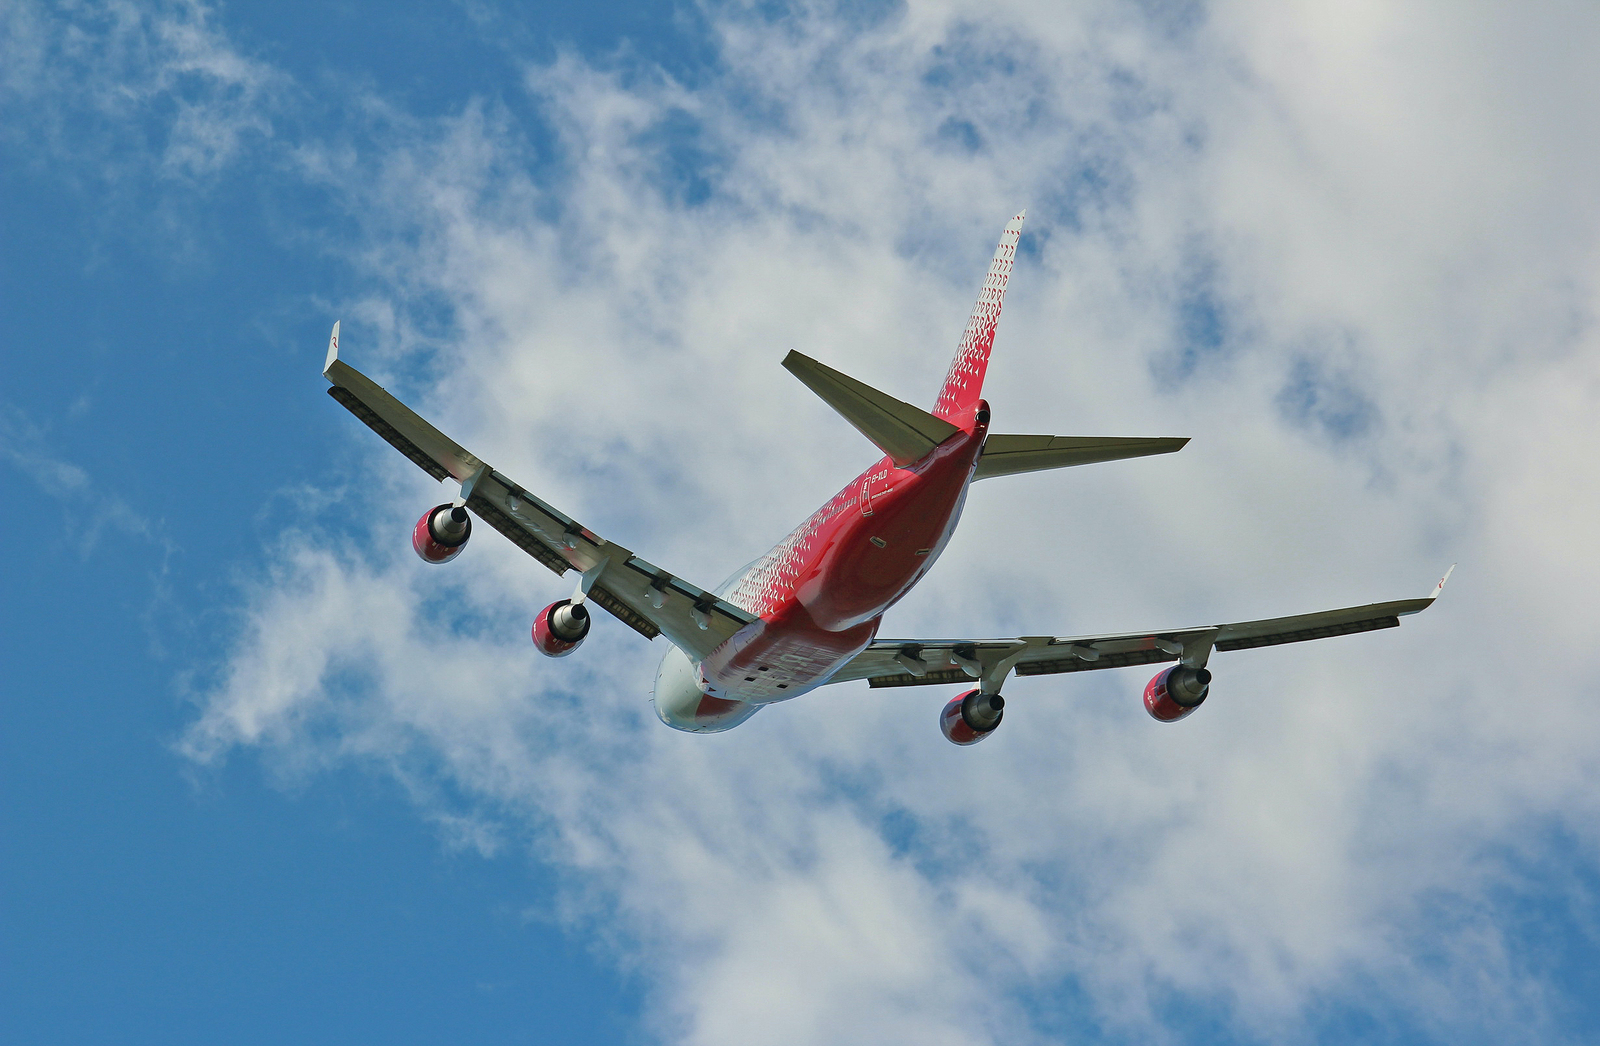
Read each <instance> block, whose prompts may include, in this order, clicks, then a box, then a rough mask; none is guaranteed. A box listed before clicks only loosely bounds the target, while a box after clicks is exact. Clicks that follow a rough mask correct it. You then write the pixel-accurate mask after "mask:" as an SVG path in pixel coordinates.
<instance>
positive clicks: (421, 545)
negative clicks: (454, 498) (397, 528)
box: [411, 505, 472, 563]
mask: <svg viewBox="0 0 1600 1046" xmlns="http://www.w3.org/2000/svg"><path fill="white" fill-rule="evenodd" d="M471 536H472V517H471V516H468V515H467V510H466V509H464V508H462V507H461V506H460V505H439V506H438V507H436V508H430V509H429V510H428V511H426V512H424V513H423V514H422V518H421V519H419V520H417V525H416V526H415V527H414V528H413V529H412V531H411V547H412V548H414V549H416V550H417V555H419V556H421V557H422V558H423V559H424V560H426V561H427V562H429V563H448V562H450V561H451V560H452V559H455V558H456V557H457V556H458V555H460V554H461V550H462V549H464V548H466V547H467V539H468V538H470V537H471Z"/></svg>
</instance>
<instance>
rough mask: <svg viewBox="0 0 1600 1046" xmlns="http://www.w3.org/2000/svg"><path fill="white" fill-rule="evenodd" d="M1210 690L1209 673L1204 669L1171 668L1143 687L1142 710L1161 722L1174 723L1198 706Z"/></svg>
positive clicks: (1183, 666) (1186, 666) (1179, 666)
mask: <svg viewBox="0 0 1600 1046" xmlns="http://www.w3.org/2000/svg"><path fill="white" fill-rule="evenodd" d="M1210 689H1211V673H1210V672H1208V671H1207V670H1205V669H1204V668H1190V667H1189V666H1188V665H1173V666H1172V667H1171V668H1169V669H1167V670H1166V671H1165V672H1161V673H1159V674H1158V675H1157V676H1156V677H1155V678H1154V679H1152V680H1150V682H1149V684H1148V685H1147V686H1146V687H1145V688H1144V709H1145V711H1146V712H1149V713H1150V715H1151V716H1152V717H1154V718H1156V719H1159V720H1161V721H1162V722H1163V723H1176V722H1177V721H1178V720H1180V719H1182V718H1183V717H1184V716H1186V715H1188V714H1189V713H1190V712H1193V711H1194V710H1195V709H1197V708H1199V707H1200V702H1202V701H1204V700H1205V699H1206V694H1207V693H1208V692H1209V691H1210Z"/></svg>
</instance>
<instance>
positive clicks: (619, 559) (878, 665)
mask: <svg viewBox="0 0 1600 1046" xmlns="http://www.w3.org/2000/svg"><path fill="white" fill-rule="evenodd" d="M1022 217H1023V216H1022V215H1021V214H1019V215H1017V216H1016V217H1015V218H1013V219H1012V220H1011V221H1010V223H1009V224H1007V225H1006V228H1005V232H1004V234H1002V236H1001V237H1000V246H999V247H998V248H997V249H996V250H995V253H994V260H993V261H992V262H991V263H990V264H989V275H988V277H987V278H986V279H985V280H984V282H983V291H982V293H980V294H979V295H978V303H977V306H976V307H975V308H974V309H973V312H972V318H971V319H970V320H969V321H968V322H967V328H966V332H965V334H964V335H963V336H962V339H961V345H960V348H958V349H957V350H956V355H955V360H954V361H953V362H952V363H951V364H950V372H949V374H948V375H947V376H946V377H945V380H944V386H943V387H942V388H941V389H940V391H939V399H938V401H937V402H936V403H935V404H934V405H933V410H932V411H931V412H930V411H925V410H923V409H921V408H920V407H914V406H912V405H911V404H909V403H906V402H903V401H901V400H898V399H895V398H894V397H893V396H890V395H888V394H886V393H883V392H879V391H878V390H877V389H874V388H871V387H870V386H867V385H864V384H862V383H861V382H859V381H856V380H855V379H854V378H850V377H847V376H846V375H844V374H840V373H839V372H838V371H836V370H833V369H832V368H830V367H827V366H824V365H823V364H821V363H818V362H817V361H816V360H813V359H810V358H808V357H806V356H802V355H801V354H800V353H798V352H790V353H789V355H788V356H787V357H786V358H785V359H784V361H783V365H784V367H786V368H787V369H788V370H789V372H790V373H791V374H793V375H794V376H795V377H797V378H799V379H800V380H801V381H802V382H804V383H805V384H806V386H807V387H809V388H810V389H811V390H812V391H813V392H815V393H816V394H817V395H818V396H821V397H822V398H823V399H824V400H825V401H827V403H828V405H829V406H831V407H833V408H834V409H835V410H837V411H838V412H839V413H840V414H842V415H844V418H845V420H846V421H848V422H850V424H852V425H854V426H855V427H856V428H857V429H859V430H860V431H861V434H862V435H864V436H866V437H867V439H869V440H871V441H872V442H873V443H874V444H876V445H877V446H878V448H879V449H880V450H882V451H883V454H884V456H883V458H882V460H880V461H879V462H878V463H877V464H875V465H873V466H872V467H871V468H869V469H867V471H865V472H863V473H862V474H861V475H859V476H857V477H856V478H855V479H853V480H851V481H850V482H849V483H848V484H846V486H845V488H844V489H843V490H841V491H840V492H839V493H838V494H836V495H834V497H833V499H832V500H831V501H829V502H828V503H827V504H826V505H824V506H822V508H820V509H818V510H817V511H816V512H814V513H813V514H812V515H811V518H810V519H807V520H806V521H805V522H804V523H802V524H800V526H799V527H798V528H797V529H796V530H795V531H794V533H792V534H790V535H789V536H788V537H786V538H784V539H783V540H782V541H780V542H779V543H778V545H777V547H775V548H774V549H773V550H772V551H771V552H768V553H767V554H766V555H765V556H763V557H762V558H761V559H759V560H757V561H756V562H755V563H754V564H752V565H751V566H750V567H749V568H748V569H747V570H745V571H744V572H743V573H741V574H740V575H738V576H737V577H735V578H734V579H733V580H732V581H730V582H729V583H728V584H727V585H725V586H724V587H723V589H722V590H719V591H716V592H709V591H707V590H706V589H703V588H701V587H699V586H698V585H694V584H691V583H690V582H688V581H686V580H684V579H683V578H680V577H678V576H676V575H675V574H673V573H672V572H670V571H668V570H666V569H665V568H663V567H658V566H656V565H655V564H654V563H651V562H648V561H646V560H645V559H643V558H641V557H640V556H637V555H635V554H634V553H633V551H632V550H630V549H627V548H624V547H623V546H621V545H619V544H617V543H616V542H614V541H608V540H606V539H605V538H602V537H600V536H599V535H597V534H595V533H594V532H593V531H591V530H589V529H588V528H587V527H585V526H583V524H581V523H579V522H578V521H577V520H575V519H573V518H572V517H571V516H568V515H567V514H566V513H564V512H561V511H560V510H558V509H556V508H554V507H553V506H551V505H549V504H547V503H545V502H544V501H542V500H541V499H540V498H538V497H537V496H535V495H534V494H531V493H529V492H528V491H527V490H525V489H524V488H523V487H521V486H520V485H518V484H517V483H516V481H514V480H512V479H511V478H510V477H508V476H506V475H503V474H502V473H500V472H497V471H496V470H495V469H493V468H492V467H490V466H489V465H488V464H487V463H486V462H484V461H483V459H481V458H479V457H477V456H475V455H473V454H470V453H468V452H467V451H466V450H463V449H462V448H461V446H460V445H459V444H457V443H456V442H455V441H453V440H452V439H450V437H448V436H446V435H445V434H444V433H442V432H440V431H439V430H438V429H436V428H434V427H433V426H432V425H430V424H428V423H427V422H426V421H424V420H423V419H422V418H421V417H419V416H417V415H416V414H415V413H413V412H412V411H411V410H410V409H408V408H407V407H406V406H405V405H404V404H403V403H401V402H400V401H399V400H397V399H395V398H394V397H393V396H391V395H389V394H388V393H387V392H385V391H384V390H383V389H382V388H380V387H379V386H378V385H376V384H374V383H373V382H372V381H371V380H370V379H369V378H367V377H366V376H365V375H363V374H362V373H361V372H360V371H357V370H356V369H355V368H353V367H351V366H350V365H349V364H347V363H345V362H344V361H343V360H341V359H339V325H338V324H337V323H335V324H334V325H333V337H332V339H331V340H330V341H329V344H328V359H327V364H326V366H325V367H324V368H323V375H324V376H325V377H326V378H327V379H328V381H329V382H331V383H332V385H333V387H332V388H330V389H329V390H328V392H329V394H330V395H332V396H333V398H334V399H336V400H338V401H339V402H340V403H342V404H343V405H344V406H345V407H346V408H347V409H348V410H349V411H350V413H352V414H354V415H355V416H356V417H357V418H359V419H361V421H362V422H363V423H365V424H366V425H367V426H368V427H370V428H371V429H372V430H373V431H374V432H376V433H377V434H378V435H380V436H382V437H383V438H384V439H386V440H388V441H389V443H390V444H392V445H393V446H394V447H395V449H396V450H398V451H400V453H402V454H404V455H405V456H406V457H408V458H410V459H411V460H412V461H413V462H415V463H416V464H417V465H418V466H419V467H420V468H421V469H422V470H423V471H424V472H427V473H428V474H429V475H431V476H433V477H434V478H435V479H438V480H440V481H443V480H447V479H449V480H454V481H456V482H457V483H459V484H460V485H461V491H460V494H459V495H458V496H457V497H456V498H455V499H454V500H452V501H449V502H446V503H445V504H442V505H438V506H436V507H434V508H430V509H429V510H428V511H426V512H424V513H423V514H422V518H421V519H419V520H418V521H417V525H416V528H415V530H414V531H413V532H412V536H411V543H412V546H413V547H414V548H415V549H416V551H417V555H419V556H421V557H422V558H423V559H424V560H425V561H427V562H429V563H446V562H448V561H450V560H452V559H454V558H455V557H456V556H457V555H459V554H460V552H461V550H462V549H463V548H464V547H465V546H466V543H467V539H468V538H470V537H471V536H472V516H473V515H476V516H477V517H478V518H479V519H481V520H482V521H483V522H485V523H487V524H489V526H491V527H493V528H494V529H495V530H498V531H499V532H500V533H502V534H504V535H505V536H506V537H507V538H509V539H510V540H511V541H512V543H514V544H516V545H518V546H519V547H521V548H522V549H523V550H524V551H526V552H527V553H528V555H530V556H532V557H533V558H534V559H536V560H538V561H539V562H540V563H542V564H544V565H545V566H547V567H549V568H550V569H551V570H553V571H555V572H556V573H557V574H558V575H560V574H564V573H566V572H567V571H568V570H574V571H577V572H578V574H579V578H578V583H577V588H576V590H575V591H574V592H573V593H572V596H571V598H569V599H561V600H557V601H556V602H554V603H551V604H550V605H549V606H547V607H545V608H544V609H543V610H542V611H540V612H539V616H538V617H537V618H536V619H535V621H534V623H533V642H534V644H535V645H536V646H537V647H538V648H539V651H540V652H541V653H544V654H547V655H549V656H550V657H564V656H566V655H567V654H570V653H572V651H574V650H576V649H577V648H578V645H579V644H580V643H582V642H583V640H584V638H585V637H586V636H587V635H588V634H589V629H590V626H591V625H592V624H593V615H592V613H591V611H590V607H591V606H598V607H600V608H601V609H602V610H605V611H607V612H608V613H610V614H611V615H612V616H614V617H616V618H617V619H618V620H619V621H621V622H622V623H623V624H625V625H627V626H628V627H629V628H631V629H633V630H634V631H636V632H638V633H639V634H640V635H642V636H644V637H645V638H646V639H654V638H655V637H656V636H658V635H665V636H666V637H667V639H668V640H669V641H670V642H671V644H672V645H671V647H670V648H669V649H668V650H667V652H666V656H665V657H664V658H663V659H662V661H661V667H660V669H659V670H658V671H657V673H656V685H655V694H654V700H655V709H656V714H657V715H659V716H660V717H661V721H662V722H664V723H666V724H667V725H668V726H671V727H675V728H676V729H679V730H689V731H695V732H699V733H712V732H716V731H720V730H728V729H731V728H733V727H735V726H738V725H739V724H740V723H742V722H744V721H745V720H746V719H749V718H750V717H751V716H753V715H755V714H756V713H757V712H759V711H760V710H761V709H762V708H764V707H766V706H767V705H770V704H776V703H777V702H779V701H787V700H789V699H790V698H795V697H799V696H800V695H801V694H804V693H806V692H807V691H809V690H815V689H816V688H817V687H819V686H823V685H824V684H827V683H843V682H848V681H850V680H856V679H865V680H867V682H868V684H869V685H871V686H874V687H888V686H928V685H933V684H946V683H948V684H966V686H968V687H971V689H969V690H965V691H964V692H963V693H961V694H960V695H958V696H956V697H953V698H951V699H950V700H949V701H948V702H947V703H946V704H945V706H944V710H943V711H942V712H941V713H940V716H939V723H940V726H941V727H942V728H943V730H944V735H945V737H947V738H949V739H950V740H951V741H953V742H955V743H956V744H958V745H970V744H975V743H976V742H978V741H981V740H982V739H983V738H985V737H988V736H989V735H990V734H991V733H993V732H994V730H995V728H996V727H997V726H999V725H1000V719H1001V716H1002V710H1003V709H1004V707H1005V699H1004V698H1002V697H1001V696H1000V690H1001V686H1002V684H1004V683H1005V681H1006V679H1007V677H1009V676H1010V674H1011V673H1013V672H1015V673H1017V674H1018V675H1025V676H1034V675H1048V674H1052V673H1058V672H1084V671H1088V670H1090V669H1096V668H1122V667H1124V666H1127V665H1148V664H1158V663H1162V662H1168V661H1173V662H1176V664H1174V665H1172V666H1170V667H1168V668H1165V669H1163V670H1162V671H1161V672H1160V673H1158V674H1157V675H1156V676H1155V678H1153V679H1151V680H1150V682H1149V684H1148V685H1147V686H1146V687H1145V690H1144V706H1145V708H1146V709H1147V710H1148V711H1149V713H1150V715H1152V716H1154V717H1155V718H1156V719H1158V720H1161V721H1162V722H1168V723H1170V722H1174V721H1176V720H1178V719H1182V718H1183V717H1184V716H1186V715H1188V714H1189V713H1191V712H1193V711H1194V710H1195V709H1196V708H1199V707H1200V704H1201V702H1203V701H1204V700H1205V699H1206V695H1207V693H1208V692H1209V689H1210V684H1211V673H1210V671H1209V670H1207V668H1206V662H1207V660H1208V659H1209V658H1210V656H1211V652H1212V651H1213V650H1242V649H1245V648H1247V647H1258V646H1272V645H1274V644H1278V643H1298V642H1300V641H1302V640H1307V639H1323V638H1326V637H1329V636H1342V635H1348V634H1350V633H1353V632H1367V631H1370V630H1372V629H1378V628H1393V627H1395V626H1397V625H1399V624H1400V618H1401V617H1403V616H1405V615H1407V614H1415V613H1417V612H1418V611H1421V610H1424V609H1426V608H1427V607H1428V606H1429V605H1430V604H1431V603H1432V602H1433V601H1434V599H1435V598H1436V597H1437V596H1438V595H1439V592H1440V590H1441V589H1443V587H1444V581H1442V580H1441V581H1440V582H1439V584H1438V586H1437V587H1435V588H1434V590H1433V592H1432V594H1430V595H1429V596H1427V597H1426V598H1424V599H1404V600H1399V601H1396V602H1392V603H1372V604H1369V605H1367V606H1360V607H1348V608H1346V609H1343V610H1327V611H1323V612H1322V613H1318V614H1301V615H1298V616H1296V617H1280V618H1272V619H1270V620H1265V621H1244V622H1239V623H1237V624H1229V625H1198V626H1196V627H1193V628H1176V629H1169V630H1165V631H1154V632H1120V633H1113V634H1108V635H1097V636H1066V637H1060V636H1019V637H1017V638H1015V639H879V638H877V635H878V625H879V623H880V622H881V621H882V620H883V615H884V612H885V611H887V610H888V609H889V608H890V607H892V606H894V605H895V603H896V602H898V601H899V600H900V599H901V598H902V597H903V596H904V595H905V594H906V593H907V592H909V591H911V587H912V586H913V585H915V584H916V583H917V582H918V581H919V580H920V579H921V578H922V576H923V575H924V574H926V573H927V572H928V570H929V569H930V568H932V566H933V564H934V561H935V560H937V559H938V558H939V553H940V552H942V551H943V550H944V547H945V545H946V544H947V543H948V542H949V540H950V535H951V534H952V533H953V532H954V530H955V526H956V521H957V520H958V519H960V518H961V508H962V506H963V505H964V504H965V503H966V499H967V488H968V487H970V486H971V485H972V483H973V482H974V481H976V480H987V479H994V478H996V477H999V476H1010V475H1014V474H1016V473H1019V472H1038V471H1041V470H1044V469H1058V468H1065V467H1066V466H1068V465H1085V464H1089V463H1090V462H1096V461H1114V460H1117V459H1120V458H1134V457H1140V456H1142V455H1145V454H1169V453H1171V452H1173V451H1175V450H1178V449H1180V448H1181V447H1182V446H1183V445H1184V444H1185V443H1187V442H1188V440H1187V439H1184V438H1173V437H1161V438H1154V439H1126V438H1113V437H1100V436H1010V435H1000V434H995V433H991V432H990V431H989V404H988V403H986V402H985V401H984V400H983V399H982V398H981V397H980V393H981V392H982V391H983V376H984V371H985V370H986V369H987V367H988V363H989V348H990V346H991V345H993V343H994V333H995V324H996V322H997V321H998V320H999V318H1000V305H1001V302H1002V300H1003V299H1004V298H1005V293H1006V281H1007V279H1008V278H1009V277H1010V275H1011V265H1012V261H1013V259H1014V257H1015V255H1016V249H1017V238H1018V237H1019V236H1020V235H1021V233H1022ZM1445 576H1446V578H1448V577H1449V574H1448V573H1447V574H1446V575H1445Z"/></svg>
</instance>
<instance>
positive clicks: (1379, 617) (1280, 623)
mask: <svg viewBox="0 0 1600 1046" xmlns="http://www.w3.org/2000/svg"><path fill="white" fill-rule="evenodd" d="M1450 569H1451V570H1454V569H1455V567H1454V566H1452V567H1451V568H1450ZM1449 578H1450V573H1449V572H1448V571H1447V572H1446V573H1445V576H1444V578H1443V579H1441V580H1440V582H1439V584H1438V585H1437V586H1435V587H1434V590H1433V592H1432V593H1431V594H1430V595H1428V596H1427V597H1426V598H1423V599H1400V600H1395V601H1393V602H1389V603H1368V604H1367V605H1365V606H1359V607H1345V608H1343V609H1341V610H1324V611H1321V612H1320V613H1315V614H1299V615H1296V616H1294V617H1274V618H1266V619H1264V620H1261V621H1240V622H1236V623H1234V624H1229V625H1201V626H1196V627H1194V628H1175V629H1168V630H1165V631H1156V632H1116V633H1110V634H1108V635H1099V636H1067V637H1056V636H1021V637H1019V638H1017V639H971V640H952V639H938V640H934V639H879V640H876V641H875V642H873V644H872V645H871V646H869V647H867V649H865V650H863V651H862V652H861V653H859V654H857V655H856V656H855V657H854V658H852V659H851V660H850V661H849V662H847V663H846V664H845V666H844V667H843V668H842V669H840V670H839V672H838V674H836V675H835V676H834V677H833V678H832V679H831V680H829V682H832V683H843V682H847V681H849V680H853V679H865V680H867V682H868V683H869V684H871V685H872V686H874V687H883V686H923V685H926V684H930V683H967V682H971V681H973V680H981V681H982V682H983V683H984V684H985V686H986V687H989V686H992V687H993V690H987V689H986V692H994V693H998V691H999V686H1000V684H1001V683H1002V682H1003V681H1004V680H1005V677H1006V675H1007V674H1008V673H1010V672H1015V673H1016V674H1017V675H1019V676H1040V675H1052V674H1055V673H1059V672H1087V671H1090V670H1093V669H1096V668H1123V667H1125V666H1127V665H1148V664H1155V663H1157V662H1161V661H1180V660H1181V661H1183V662H1184V663H1185V664H1188V665H1193V666H1195V667H1200V666H1203V665H1204V664H1205V663H1206V658H1207V657H1209V656H1210V654H1211V651H1212V650H1244V649H1247V648H1249V647H1258V646H1276V645H1278V644H1280V643H1300V642H1304V641H1306V640H1308V639H1327V638H1329V637H1330V636H1345V635H1351V634H1353V633H1356V632H1370V631H1373V630H1374V629H1379V628H1395V627H1398V626H1399V624H1400V619H1401V618H1402V617H1405V616H1406V615H1408V614H1416V613H1419V612H1421V611H1423V610H1426V609H1427V608H1428V607H1430V606H1432V605H1433V601H1434V600H1435V599H1437V598H1438V597H1439V592H1440V591H1441V590H1442V589H1443V588H1444V583H1445V581H1447V580H1449Z"/></svg>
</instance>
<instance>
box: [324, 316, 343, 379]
mask: <svg viewBox="0 0 1600 1046" xmlns="http://www.w3.org/2000/svg"><path fill="white" fill-rule="evenodd" d="M338 359H339V321H338V320H334V321H333V333H332V334H331V335H329V336H328V358H327V359H326V360H323V361H322V374H323V376H324V377H326V376H327V374H328V371H330V370H332V369H333V365H334V363H336V362H338Z"/></svg>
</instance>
